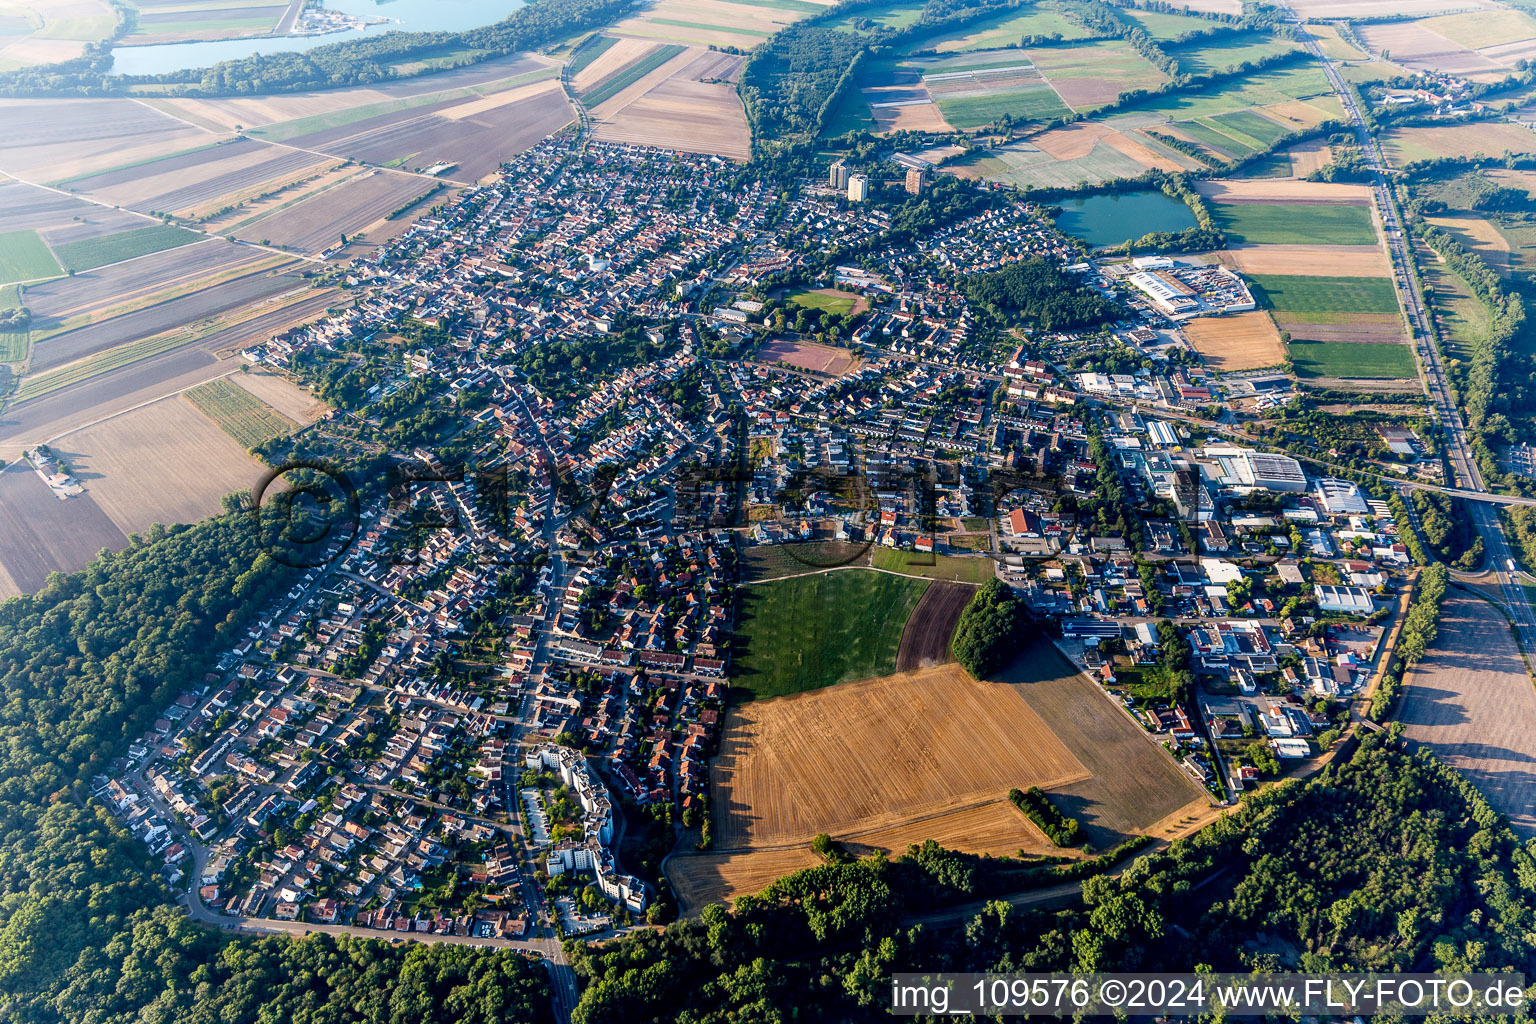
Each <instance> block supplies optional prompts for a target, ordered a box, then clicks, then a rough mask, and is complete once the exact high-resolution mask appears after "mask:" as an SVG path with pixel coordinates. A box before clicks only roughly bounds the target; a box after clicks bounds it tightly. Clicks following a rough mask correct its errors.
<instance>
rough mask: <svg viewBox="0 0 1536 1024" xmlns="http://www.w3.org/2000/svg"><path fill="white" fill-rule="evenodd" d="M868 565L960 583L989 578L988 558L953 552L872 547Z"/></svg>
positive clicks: (990, 562)
mask: <svg viewBox="0 0 1536 1024" xmlns="http://www.w3.org/2000/svg"><path fill="white" fill-rule="evenodd" d="M870 564H871V565H873V566H874V567H875V568H876V569H884V570H886V571H887V572H899V573H905V574H906V575H908V576H921V577H923V578H924V579H930V580H955V581H957V582H960V583H985V582H986V581H987V580H989V579H991V578H992V560H991V559H990V558H959V557H956V556H954V555H924V554H918V553H917V552H916V551H897V550H895V549H892V548H875V549H874V552H873V557H872V558H871V560H870Z"/></svg>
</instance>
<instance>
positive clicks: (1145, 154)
mask: <svg viewBox="0 0 1536 1024" xmlns="http://www.w3.org/2000/svg"><path fill="white" fill-rule="evenodd" d="M1197 167H1198V165H1197V164H1196V162H1195V161H1194V160H1192V159H1190V158H1189V157H1187V156H1184V155H1183V154H1182V153H1178V152H1177V151H1175V150H1173V149H1170V148H1168V147H1166V146H1163V145H1162V144H1160V143H1158V142H1157V141H1156V140H1155V139H1152V138H1151V137H1149V136H1148V135H1147V134H1145V133H1144V132H1141V131H1138V130H1136V129H1135V128H1134V127H1132V126H1131V125H1128V124H1125V125H1123V126H1122V127H1116V126H1115V120H1114V119H1110V120H1108V121H1102V122H1100V121H1080V122H1078V123H1076V124H1070V125H1066V126H1064V127H1061V128H1055V129H1052V130H1050V131H1047V132H1041V133H1040V134H1038V135H1034V136H1031V137H1030V138H1029V139H1028V141H1024V142H1013V143H1008V144H1006V145H1002V146H996V147H993V148H992V149H990V150H988V151H986V152H984V153H982V154H980V155H978V156H976V157H972V158H969V159H968V160H965V161H960V162H957V163H955V164H951V165H948V166H946V167H945V168H944V169H945V171H947V172H949V173H952V174H956V175H959V176H961V177H966V178H986V179H988V180H991V181H1002V182H1007V183H1008V184H1011V185H1017V186H1019V187H1021V188H1022V187H1035V188H1055V187H1065V188H1072V187H1075V186H1076V185H1077V184H1078V183H1079V182H1082V181H1088V182H1092V183H1095V184H1097V183H1099V182H1103V181H1109V180H1111V179H1114V178H1133V177H1137V176H1138V175H1141V174H1145V173H1146V172H1147V171H1148V170H1153V169H1155V170H1162V171H1178V170H1194V169H1197Z"/></svg>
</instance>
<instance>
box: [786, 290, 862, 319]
mask: <svg viewBox="0 0 1536 1024" xmlns="http://www.w3.org/2000/svg"><path fill="white" fill-rule="evenodd" d="M788 298H789V301H790V302H793V303H794V304H795V305H797V306H804V307H806V308H807V309H820V310H823V311H825V312H828V313H836V314H837V315H838V316H847V315H848V314H849V313H852V312H853V307H854V305H855V304H856V303H857V302H858V301H859V298H858V296H857V295H853V294H846V295H823V294H821V293H819V292H815V291H812V290H811V289H809V288H801V289H800V290H798V291H793V292H790V293H789V295H788Z"/></svg>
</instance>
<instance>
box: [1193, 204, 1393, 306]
mask: <svg viewBox="0 0 1536 1024" xmlns="http://www.w3.org/2000/svg"><path fill="white" fill-rule="evenodd" d="M1211 214H1212V215H1213V216H1214V217H1215V218H1216V221H1217V223H1219V224H1220V225H1221V230H1222V232H1223V233H1224V234H1225V235H1226V236H1227V241H1229V242H1235V243H1238V244H1247V245H1375V244H1376V225H1375V224H1374V223H1372V221H1371V211H1370V209H1369V208H1368V207H1365V206H1345V205H1342V204H1341V205H1339V206H1297V205H1286V204H1280V203H1274V204H1271V203H1232V204H1228V205H1220V204H1213V205H1212V207H1211ZM1360 312H1366V311H1365V310H1361V311H1360Z"/></svg>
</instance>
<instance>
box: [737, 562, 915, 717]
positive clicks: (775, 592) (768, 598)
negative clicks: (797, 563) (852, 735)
mask: <svg viewBox="0 0 1536 1024" xmlns="http://www.w3.org/2000/svg"><path fill="white" fill-rule="evenodd" d="M927 589H928V582H927V581H926V580H917V579H902V578H901V577H900V576H892V575H891V574H889V573H883V572H871V571H869V570H867V569H840V570H835V571H832V572H824V573H814V574H812V575H808V576H795V577H790V578H787V579H781V580H776V581H774V582H771V583H762V584H757V585H754V586H749V587H743V588H741V591H740V598H739V600H740V605H739V608H738V612H737V625H736V651H735V654H734V656H733V659H732V660H733V662H734V665H733V673H732V676H731V684H732V685H733V686H736V687H740V688H741V689H743V690H746V691H748V692H750V693H751V694H752V696H754V697H758V698H762V697H779V696H783V695H784V694H790V693H799V692H801V691H804V690H815V689H819V688H821V687H824V686H831V685H833V684H835V683H841V682H845V681H848V680H852V679H864V678H868V677H869V676H878V675H887V674H889V673H891V672H893V671H895V669H896V652H897V649H898V647H899V646H900V644H901V633H902V629H903V627H905V626H906V624H907V617H908V616H909V615H911V614H912V609H913V608H915V607H916V606H917V602H918V600H919V599H920V598H921V597H922V596H923V592H924V591H925V590H927Z"/></svg>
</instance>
